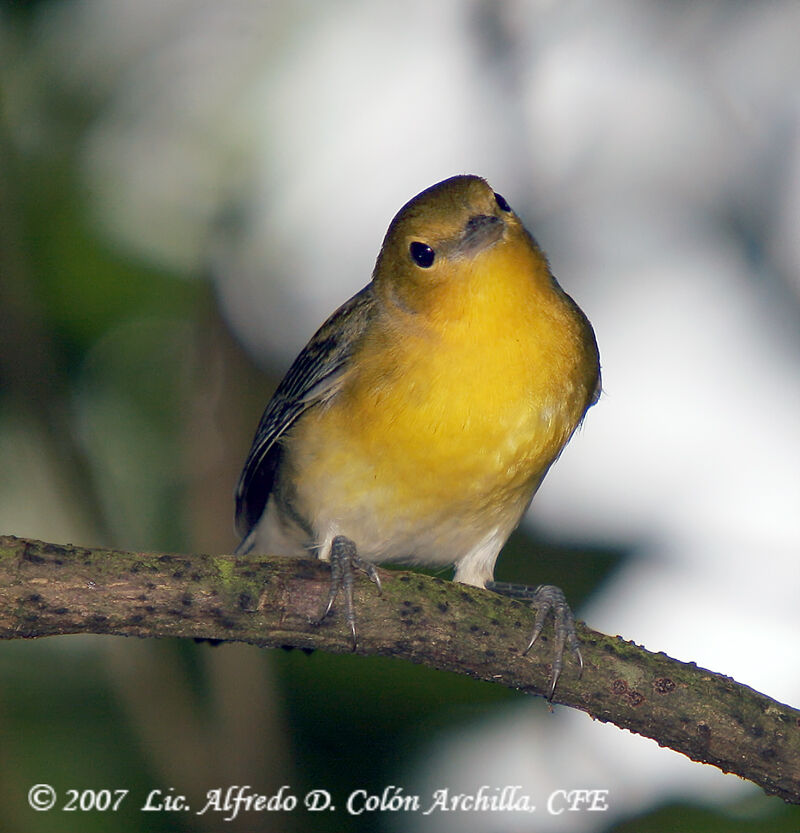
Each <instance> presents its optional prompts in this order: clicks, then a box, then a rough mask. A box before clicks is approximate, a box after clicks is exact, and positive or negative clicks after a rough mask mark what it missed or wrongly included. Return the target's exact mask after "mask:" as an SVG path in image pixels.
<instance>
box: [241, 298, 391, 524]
mask: <svg viewBox="0 0 800 833" xmlns="http://www.w3.org/2000/svg"><path fill="white" fill-rule="evenodd" d="M374 308H375V303H374V294H373V290H372V284H371V283H369V284H367V285H366V286H365V287H364V288H363V289H362V290H361V291H360V292H358V293H357V294H356V295H354V296H353V297H352V298H351V299H350V300H349V301H347V302H346V303H345V304H343V305H342V306H341V307H339V309H338V310H336V312H334V313H333V315H331V317H330V318H329V319H328V320H327V321H326V322H325V323H324V324H323V325H322V326H321V327H320V328H319V330H317V332H316V333H315V334H314V336H313V337H312V338H311V340H310V341H309V342H308V344H307V345H306V346H305V347H304V348H303V350H302V351H301V352H300V355H299V356H298V357H297V358H296V359H295V360H294V362H293V363H292V366H291V367H290V368H289V370H288V372H287V373H286V375H285V376H284V377H283V380H282V381H281V383H280V384H279V385H278V388H277V390H276V391H275V394H274V395H273V397H272V399H271V400H270V402H269V404H268V405H267V408H266V410H265V411H264V415H263V416H262V417H261V422H260V423H259V424H258V429H257V430H256V435H255V437H254V438H253V445H252V446H251V448H250V453H249V454H248V455H247V460H246V462H245V464H244V469H243V470H242V474H241V476H240V477H239V483H238V485H237V486H236V531H237V532H238V533H239V535H240V536H241V537H242V538H245V537H246V536H247V535H248V534H249V533H250V531H251V530H252V529H253V527H254V526H255V525H256V524H257V523H258V521H259V520H260V518H261V515H262V513H263V512H264V508H265V507H266V505H267V500H268V499H269V496H270V493H271V492H272V489H273V486H274V484H275V474H276V472H277V469H278V465H279V463H280V458H281V454H282V448H281V444H280V443H279V442H278V440H279V439H280V437H281V435H282V434H283V433H284V432H285V431H286V429H287V428H288V427H289V426H290V425H291V424H292V423H293V422H294V421H295V420H296V419H297V418H298V417H299V416H300V414H302V413H303V411H305V410H307V409H308V408H310V407H311V406H313V405H315V404H317V403H319V402H323V401H324V400H325V399H326V398H327V397H328V396H330V395H331V394H332V393H333V392H334V391H335V390H336V387H337V382H338V381H339V380H340V379H341V377H342V374H343V372H344V371H345V370H346V368H347V362H348V360H349V359H350V357H351V356H352V355H353V351H354V350H355V348H356V346H357V344H358V341H359V339H360V337H361V335H362V333H363V332H364V330H365V329H366V327H367V324H368V322H369V321H370V319H371V318H372V315H373V312H374Z"/></svg>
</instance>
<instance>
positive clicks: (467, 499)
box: [236, 176, 600, 697]
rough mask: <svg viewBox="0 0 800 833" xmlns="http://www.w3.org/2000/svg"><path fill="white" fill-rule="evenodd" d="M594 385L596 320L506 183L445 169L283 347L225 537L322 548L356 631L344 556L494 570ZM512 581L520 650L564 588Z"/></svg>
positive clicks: (560, 633) (572, 643)
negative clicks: (359, 282) (284, 357)
mask: <svg viewBox="0 0 800 833" xmlns="http://www.w3.org/2000/svg"><path fill="white" fill-rule="evenodd" d="M599 392H600V367H599V359H598V352H597V344H596V342H595V337H594V332H593V330H592V327H591V324H590V323H589V321H588V319H587V318H586V316H585V315H584V314H583V313H582V312H581V310H580V309H579V308H578V306H577V305H576V304H575V302H574V301H573V300H572V299H571V298H570V297H569V295H567V294H566V293H565V292H564V291H563V290H562V289H561V287H560V286H559V285H558V283H557V282H556V280H555V278H554V277H553V275H552V273H551V272H550V269H549V267H548V264H547V260H546V258H545V255H544V254H543V252H542V251H541V249H540V248H539V246H538V245H537V243H536V242H535V240H534V239H533V238H532V237H531V235H530V234H529V233H528V232H527V230H526V229H525V227H524V226H523V224H522V222H521V221H520V219H519V218H518V217H517V215H516V214H515V213H514V212H513V211H512V210H511V208H510V206H509V205H508V203H507V202H506V200H505V199H504V198H503V197H502V196H500V195H499V194H497V193H495V192H494V191H493V190H492V188H491V187H490V186H489V185H488V184H487V182H486V181H485V180H483V179H481V178H479V177H477V176H454V177H452V178H450V179H446V180H445V181H444V182H440V183H438V184H437V185H433V186H432V187H430V188H428V189H427V190H425V191H423V192H422V193H421V194H419V195H418V196H416V197H414V199H412V200H411V201H410V202H408V203H407V204H406V205H405V206H404V207H403V208H402V209H401V210H400V211H399V212H398V214H397V216H396V217H395V218H394V220H392V223H391V225H390V226H389V230H388V231H387V233H386V237H385V239H384V241H383V246H382V248H381V251H380V254H379V255H378V259H377V262H376V264H375V270H374V272H373V275H372V280H371V282H370V283H368V284H367V286H365V287H364V288H363V289H362V290H361V291H360V292H359V293H357V294H356V295H354V296H353V297H352V298H351V299H350V300H349V301H348V302H347V303H345V304H344V305H343V306H342V307H340V308H339V309H338V310H337V311H336V312H335V313H334V314H333V315H332V316H331V317H330V318H329V319H328V320H327V321H326V322H325V324H323V325H322V327H321V328H320V329H319V330H318V332H317V333H316V334H315V335H314V336H313V338H312V339H311V341H309V343H308V344H307V345H306V347H305V348H304V349H303V351H302V352H301V353H300V355H299V356H298V357H297V358H296V359H295V361H294V363H293V364H292V366H291V368H290V369H289V371H288V373H287V374H286V376H285V377H284V379H283V381H282V382H281V383H280V385H279V386H278V389H277V391H276V392H275V395H274V396H273V398H272V400H271V401H270V403H269V405H268V406H267V409H266V411H265V412H264V416H263V417H262V419H261V422H260V424H259V426H258V430H257V432H256V435H255V438H254V440H253V445H252V448H251V450H250V454H249V456H248V458H247V462H246V463H245V466H244V470H243V472H242V475H241V478H240V480H239V484H238V487H237V490H236V525H237V530H238V532H239V533H240V535H241V536H242V538H243V540H242V542H241V544H240V546H239V549H238V552H240V553H247V552H252V551H256V552H263V553H275V554H278V555H294V556H307V555H308V554H309V553H316V555H317V556H318V557H319V558H321V559H322V560H324V561H330V562H331V568H332V582H331V590H330V594H329V597H328V604H327V607H326V608H325V612H324V613H323V617H322V618H324V617H325V616H326V615H327V614H328V613H329V612H330V610H331V607H332V605H333V602H334V600H335V599H336V597H337V595H338V593H339V591H340V590H343V592H344V596H345V606H346V611H345V612H346V616H347V621H348V623H349V625H350V629H351V632H352V634H353V640H354V645H355V637H356V630H355V613H354V609H353V596H352V585H353V569H354V568H359V569H361V570H364V571H365V572H367V573H368V574H369V575H370V577H371V578H372V579H373V581H375V582H376V583H377V584H378V586H380V582H379V580H378V577H377V573H376V571H375V569H374V567H373V564H374V563H376V562H387V561H396V562H404V563H408V564H424V565H428V566H440V565H449V564H454V565H455V576H454V578H455V580H456V581H461V582H464V583H466V584H472V585H476V586H478V587H484V586H487V584H488V585H489V586H490V587H491V588H492V589H498V590H500V591H504V592H513V590H512V588H511V586H502V585H499V584H495V583H493V582H492V581H491V580H492V575H493V570H494V564H495V561H496V559H497V556H498V553H499V552H500V549H501V547H502V546H503V544H504V543H505V541H506V539H507V538H508V536H509V535H510V534H511V532H512V531H513V530H514V528H515V527H516V526H517V524H518V523H519V521H520V519H521V518H522V516H523V514H524V512H525V510H526V509H527V507H528V505H529V504H530V502H531V499H532V497H533V495H534V493H535V492H536V490H537V488H538V487H539V484H540V483H541V482H542V479H543V478H544V476H545V474H546V473H547V471H548V469H549V468H550V466H551V465H552V464H553V462H554V461H555V460H556V458H557V457H558V455H559V454H560V453H561V451H562V449H563V448H564V446H565V445H566V443H567V441H568V440H569V438H570V437H571V436H572V433H573V432H574V431H575V429H576V428H577V426H578V425H579V424H580V422H581V420H582V419H583V416H584V414H585V413H586V410H587V409H588V408H589V407H590V406H591V405H592V404H593V403H594V402H595V401H596V400H597V398H598V396H599ZM529 590H530V592H527V594H525V593H522V594H520V595H524V596H525V597H526V598H528V599H529V600H530V601H531V602H532V605H533V606H534V607H536V611H537V615H536V621H535V625H534V635H533V637H532V638H531V640H530V644H529V645H528V649H527V650H529V649H530V647H531V646H532V645H533V642H534V641H535V639H536V638H537V637H538V635H539V633H540V632H541V630H542V627H543V626H544V622H545V618H546V616H547V615H548V614H549V613H551V612H552V614H553V615H554V618H555V629H556V631H555V633H556V639H555V654H554V660H553V673H552V677H551V687H550V696H551V697H552V693H553V690H554V688H555V684H556V681H557V679H558V675H559V673H560V670H561V666H562V654H563V652H564V646H565V644H566V645H568V646H569V647H570V649H571V650H572V651H573V652H574V653H575V654H576V656H577V657H578V659H580V652H579V650H578V640H577V637H576V635H575V626H574V620H573V618H572V613H571V611H570V609H569V606H568V605H567V603H566V600H565V599H564V595H563V593H562V592H561V591H560V590H559V589H558V588H556V587H552V586H550V585H544V586H542V587H539V588H530V589H529Z"/></svg>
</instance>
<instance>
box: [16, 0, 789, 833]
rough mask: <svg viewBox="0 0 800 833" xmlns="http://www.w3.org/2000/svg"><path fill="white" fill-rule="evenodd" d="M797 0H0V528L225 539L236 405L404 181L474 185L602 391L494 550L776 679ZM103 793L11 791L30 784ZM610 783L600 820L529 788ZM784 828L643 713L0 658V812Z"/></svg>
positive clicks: (728, 665)
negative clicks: (567, 300) (449, 806)
mask: <svg viewBox="0 0 800 833" xmlns="http://www.w3.org/2000/svg"><path fill="white" fill-rule="evenodd" d="M798 32H800V6H798V4H797V3H796V2H793V1H792V0H774V2H766V1H764V2H748V3H740V2H730V0H700V1H699V2H695V3H663V2H655V0H610V2H606V3H603V4H593V3H588V2H581V0H562V2H552V0H538V2H533V1H531V2H522V0H495V2H492V1H491V0H458V1H457V0H441V2H436V3H429V2H425V0H404V1H403V2H402V3H401V2H368V0H339V2H335V3H331V2H324V0H302V2H275V1H274V0H273V2H267V0H263V1H262V2H256V0H226V2H218V0H40V1H39V2H9V0H6V2H3V3H0V471H2V472H3V477H2V478H1V479H0V532H2V533H6V534H14V535H19V536H31V537H37V538H41V539H45V540H49V541H54V542H73V543H77V544H84V545H109V546H113V547H117V548H124V549H137V548H139V549H142V550H157V551H180V552H230V551H231V550H232V549H233V547H234V546H235V544H236V541H235V539H234V537H233V533H232V512H233V501H232V492H233V487H234V484H235V481H236V478H237V476H238V472H239V469H240V467H241V465H242V463H243V461H244V457H245V455H246V452H247V450H248V448H249V444H250V440H251V438H252V434H253V432H254V430H255V427H256V424H257V421H258V418H259V417H260V414H261V410H262V409H263V407H264V405H265V404H266V402H267V400H268V398H269V395H270V393H271V392H272V390H273V388H274V385H275V384H276V383H277V381H278V380H279V378H280V375H281V374H282V373H283V372H284V371H285V370H286V368H287V367H288V364H289V362H290V361H291V359H292V357H293V356H294V355H295V354H296V352H297V351H298V350H299V349H300V347H302V345H303V344H304V343H305V341H306V340H307V339H308V337H309V336H310V335H311V333H312V332H313V331H314V329H315V328H316V327H317V326H318V325H319V324H320V323H321V322H322V320H323V319H324V318H325V317H326V316H327V315H328V314H329V313H330V312H331V311H332V310H333V309H334V308H335V307H336V306H338V305H339V304H340V303H341V302H343V301H344V300H346V299H347V298H348V297H349V296H350V295H351V294H352V293H354V292H355V291H357V290H358V289H359V288H361V286H363V285H364V284H365V283H366V281H367V280H368V278H369V275H370V272H371V269H372V265H373V263H374V258H375V256H376V254H377V251H378V248H379V245H380V242H381V240H382V237H383V234H384V232H385V230H386V227H387V225H388V223H389V221H390V219H391V218H392V216H393V215H394V213H395V212H396V211H397V209H398V208H399V207H400V206H401V205H402V204H403V203H404V202H405V201H406V200H408V199H409V198H411V197H412V196H413V195H414V194H416V193H417V192H418V191H420V190H421V189H423V188H424V187H426V186H428V185H430V184H432V183H434V182H436V181H438V180H441V179H444V178H445V177H448V176H450V175H452V174H456V173H465V172H467V173H477V174H480V175H482V176H485V177H487V178H488V179H489V181H490V182H491V183H492V185H493V186H494V187H495V188H496V189H497V190H498V191H500V192H501V193H502V194H503V195H504V196H505V197H506V198H507V199H508V201H509V202H510V203H511V204H512V206H513V207H514V208H516V210H517V211H518V212H519V213H520V214H521V215H522V216H523V217H524V218H525V220H526V222H527V224H528V226H529V228H530V229H531V230H532V231H533V233H534V234H535V236H536V237H537V239H538V240H539V241H540V243H541V244H542V245H543V247H544V248H545V250H546V251H547V252H548V254H549V256H550V259H551V263H552V266H553V269H554V272H555V273H556V275H557V276H558V277H559V280H560V282H561V284H562V285H563V287H564V288H565V289H566V290H567V291H568V292H569V293H570V294H572V295H573V296H574V297H575V299H576V300H577V301H578V302H579V304H580V305H581V307H582V308H583V309H584V311H585V312H586V313H587V315H588V316H589V318H590V319H591V320H592V322H593V324H594V327H595V330H596V333H597V338H598V342H599V345H600V350H601V356H602V362H603V375H604V389H605V394H604V396H603V398H602V399H601V401H600V403H599V404H598V405H597V406H596V407H595V408H594V409H593V410H592V411H591V412H590V413H589V415H588V417H587V420H586V423H585V425H584V428H583V429H582V430H581V432H580V433H579V434H578V435H576V437H575V438H574V439H573V441H572V443H571V445H570V446H569V448H568V449H567V451H566V452H565V454H564V455H563V457H562V459H561V460H560V461H559V463H558V464H557V465H556V466H555V467H554V469H553V471H552V472H551V474H550V475H549V477H548V479H547V481H546V482H545V484H544V486H543V488H542V490H541V491H540V494H539V495H538V497H537V499H536V500H535V501H534V504H533V508H532V510H531V512H530V513H529V516H528V518H527V520H526V522H525V524H524V525H523V527H522V529H521V531H520V532H519V533H518V534H517V535H515V537H514V538H513V539H512V541H511V542H510V543H509V545H508V547H507V551H506V552H505V553H504V554H503V555H502V556H501V558H500V561H499V567H498V571H497V577H498V578H500V579H502V580H515V581H524V582H528V583H532V584H535V583H538V582H548V583H556V584H559V585H561V586H562V587H563V588H564V589H565V591H566V593H567V596H568V598H569V599H570V600H571V602H572V603H573V606H575V607H576V610H577V614H578V616H579V617H580V618H582V619H585V620H586V621H587V623H588V624H589V625H591V626H592V627H594V628H597V629H599V630H603V631H606V632H608V633H612V634H616V633H619V634H621V635H623V636H624V637H626V638H628V639H633V640H635V641H636V642H638V643H640V644H643V645H644V646H645V647H647V648H649V649H651V650H664V651H666V652H667V653H669V654H671V655H672V656H676V657H678V658H680V659H683V660H687V661H688V660H693V661H696V662H697V663H699V664H700V665H703V666H706V667H708V668H712V669H713V670H716V671H720V672H723V673H725V674H729V675H731V676H733V677H734V678H736V679H737V680H739V681H740V682H743V683H746V684H748V685H750V686H752V687H754V688H756V689H758V690H760V691H763V692H764V693H766V694H768V695H770V696H772V697H775V698H777V699H778V700H782V701H784V702H788V703H792V704H793V705H797V704H798V703H800V665H798V663H797V659H796V656H797V650H796V644H797V636H798V632H799V631H800V612H798V606H797V598H798V592H800V570H798V546H799V545H798V542H800V512H798V506H800V475H799V474H798V463H800V430H799V429H798V416H797V415H798V413H800V373H799V372H798V371H799V370H800V233H798V230H799V229H800V95H799V94H798V89H800V86H799V82H800V51H798V49H797V43H798ZM41 782H46V783H50V784H52V785H53V786H54V787H55V788H56V789H57V790H58V791H59V792H60V794H61V795H62V796H63V795H64V791H65V790H67V789H69V788H77V789H83V788H90V789H100V788H110V789H118V788H125V789H129V790H130V791H131V795H130V796H129V798H128V799H127V800H126V802H124V803H123V805H122V807H121V808H120V810H119V811H118V812H116V813H114V814H113V820H111V819H109V817H108V814H105V813H97V812H74V813H69V812H61V811H51V812H49V813H35V812H33V811H32V810H31V809H29V807H28V804H27V800H26V794H27V791H28V789H29V787H30V786H31V785H33V784H36V783H41ZM231 785H250V786H251V787H252V788H253V790H254V791H256V792H258V793H262V794H266V795H269V794H271V793H273V792H275V791H276V790H278V789H279V788H280V787H281V785H288V786H289V787H290V788H291V791H292V792H293V793H294V794H297V795H301V794H302V793H303V792H304V791H306V790H309V789H313V788H319V789H325V790H328V791H330V792H331V793H332V794H333V796H334V800H335V801H338V803H339V804H340V805H341V804H343V802H344V799H345V798H346V796H347V795H348V794H349V793H350V792H351V791H352V790H355V789H360V788H363V789H366V790H368V791H370V792H375V793H380V792H382V790H383V789H384V788H385V787H387V786H389V785H400V786H402V788H403V790H404V791H405V792H406V793H417V794H420V795H422V796H429V795H431V794H432V792H433V791H434V790H436V789H442V788H450V789H451V790H453V791H457V792H471V791H475V790H477V789H478V788H479V787H480V786H481V785H488V786H489V787H491V788H497V789H498V790H499V789H501V788H502V787H504V786H509V785H510V786H513V785H520V786H521V788H522V791H523V792H524V793H526V794H528V795H530V796H531V798H532V800H533V802H534V803H536V804H537V806H538V807H539V809H538V811H537V812H536V814H535V815H533V816H530V815H524V814H514V813H493V814H490V815H483V814H480V813H471V814H470V813H435V814H432V815H430V816H426V817H422V816H420V815H419V814H398V815H392V814H390V813H366V814H364V815H361V816H352V817H351V816H348V815H346V814H345V813H344V812H343V811H342V810H341V809H340V810H339V811H337V812H335V813H320V814H315V815H308V814H305V813H299V812H298V813H294V814H283V813H281V814H268V813H265V814H253V813H250V814H247V815H244V816H240V817H239V819H237V820H236V821H232V822H228V823H225V822H223V821H222V819H221V817H220V816H219V815H216V814H206V815H203V816H197V815H194V814H188V813H142V812H139V810H138V808H139V807H140V806H141V804H142V803H143V802H144V799H145V797H146V795H147V793H148V791H149V790H151V789H160V790H162V791H164V792H165V793H168V792H169V791H170V790H171V791H172V793H182V794H185V795H187V796H188V798H189V801H190V802H191V803H192V805H193V806H194V807H200V806H201V805H202V803H204V802H203V796H205V793H206V791H207V790H209V789H211V788H215V787H221V788H223V789H224V788H227V787H228V786H231ZM575 788H600V789H608V790H609V797H608V806H609V809H608V811H606V812H604V813H587V812H582V813H565V814H564V815H560V816H554V815H549V814H548V813H547V812H546V807H545V805H546V802H547V798H548V796H549V795H550V793H551V792H552V791H553V790H557V789H566V790H569V789H575ZM110 823H113V828H114V829H115V830H119V831H130V833H133V832H134V831H144V830H148V831H213V830H219V829H223V828H224V829H225V830H231V831H236V830H250V831H272V830H276V831H305V830H311V829H314V830H321V831H325V830H355V831H365V830H374V831H401V830H402V831H412V833H413V831H417V830H426V831H427V830H429V831H437V832H438V831H442V832H443V833H444V832H446V831H451V830H452V831H455V830H459V831H486V830H491V831H497V833H505V832H506V831H508V833H513V832H514V831H528V830H534V829H535V830H537V831H550V830H565V831H566V830H568V831H614V832H615V833H623V831H626V832H627V831H662V830H663V831H674V830H689V829H691V830H693V831H747V830H759V831H784V830H785V831H789V830H791V831H795V833H796V830H797V828H798V824H800V811H798V810H797V809H796V808H790V807H787V806H785V805H783V804H782V802H780V801H779V800H777V799H775V798H767V797H766V796H764V795H763V793H761V792H760V791H759V790H758V789H756V788H754V787H752V786H751V785H748V784H746V783H744V782H742V781H739V780H738V779H736V778H734V777H733V776H723V775H722V774H721V773H719V772H717V771H716V770H714V769H712V768H710V767H705V766H700V765H697V764H694V763H691V762H690V761H688V760H687V759H685V758H683V757H682V756H680V755H678V754H676V753H673V752H671V751H669V750H664V749H660V748H658V746H657V745H656V744H655V743H654V742H652V741H649V740H645V739H642V738H639V737H635V736H632V735H630V734H628V733H625V732H622V731H620V730H618V729H616V728H615V727H613V726H607V725H599V724H595V723H593V722H592V721H591V720H589V719H588V718H587V717H586V716H585V715H583V714H579V713H577V712H573V711H570V710H568V709H564V708H558V707H557V708H556V709H555V711H554V712H553V713H549V712H548V710H547V708H546V706H545V704H544V703H543V702H542V701H541V700H539V699H535V698H530V697H525V696H522V695H519V694H517V693H515V692H511V691H507V690H505V689H501V688H500V687H497V686H490V685H488V684H483V683H479V682H475V681H472V680H467V679H464V678H460V677H456V676H454V675H447V674H441V673H435V672H432V671H429V670H428V669H424V668H419V667H416V666H412V665H409V664H406V663H403V662H400V661H392V660H388V659H380V658H369V659H364V658H360V657H347V656H344V657H342V656H326V655H324V654H320V653H319V652H318V653H315V654H313V655H311V656H307V655H305V654H303V653H301V652H297V651H295V652H288V653H287V652H278V651H266V650H259V649H256V648H252V647H248V646H242V645H223V646H219V647H217V648H213V647H211V646H208V645H196V644H195V643H193V642H191V643H189V642H181V641H177V640H176V641H169V640H165V641H159V642H155V641H152V642H151V641H140V640H132V639H121V638H101V637H97V638H92V637H62V638H49V639H43V640H40V641H31V642H28V643H13V642H12V643H8V644H4V645H0V829H2V830H3V831H12V833H16V831H26V833H30V832H31V831H32V833H36V832H37V831H72V830H75V831H78V830H80V831H82V833H83V832H84V831H93V830H106V829H108V827H109V824H110Z"/></svg>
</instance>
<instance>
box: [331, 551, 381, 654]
mask: <svg viewBox="0 0 800 833" xmlns="http://www.w3.org/2000/svg"><path fill="white" fill-rule="evenodd" d="M354 568H357V569H359V570H362V571H363V572H365V573H366V574H367V576H369V578H370V580H371V581H373V582H374V583H375V584H376V585H377V586H378V593H381V592H382V590H383V588H382V587H381V580H380V577H379V576H378V571H377V570H376V569H375V565H374V564H372V563H371V562H370V561H365V560H364V559H363V558H360V557H359V555H358V551H357V550H356V545H355V543H354V542H353V541H351V540H350V539H349V538H345V536H344V535H337V536H336V537H335V538H334V539H333V542H332V544H331V586H330V590H329V591H328V601H327V603H326V605H325V610H324V611H323V612H322V616H320V617H319V619H318V620H317V624H319V623H320V622H322V621H323V620H324V619H325V618H326V617H327V616H328V614H329V613H330V612H331V610H332V609H333V603H334V602H335V601H336V597H337V596H338V595H339V591H340V590H343V591H344V601H345V617H346V619H347V624H348V625H349V626H350V633H351V634H352V636H353V650H354V651H355V649H356V646H357V644H358V636H357V633H356V612H355V605H354V603H353V581H354V576H353V569H354Z"/></svg>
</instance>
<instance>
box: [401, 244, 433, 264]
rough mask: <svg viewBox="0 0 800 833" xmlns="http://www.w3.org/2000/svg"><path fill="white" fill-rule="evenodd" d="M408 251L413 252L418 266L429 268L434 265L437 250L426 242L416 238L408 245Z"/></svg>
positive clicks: (413, 258)
mask: <svg viewBox="0 0 800 833" xmlns="http://www.w3.org/2000/svg"><path fill="white" fill-rule="evenodd" d="M408 251H409V252H410V254H411V259H412V260H413V261H414V263H416V264H417V266H421V267H422V268H423V269H427V268H428V267H430V266H432V265H433V260H434V258H435V257H436V252H434V251H433V249H432V248H431V247H430V246H428V245H426V244H425V243H420V242H419V241H418V240H415V241H414V242H413V243H412V244H411V245H410V246H409V247H408Z"/></svg>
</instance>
